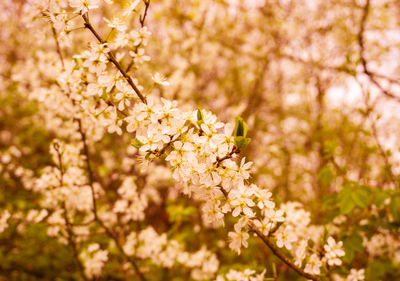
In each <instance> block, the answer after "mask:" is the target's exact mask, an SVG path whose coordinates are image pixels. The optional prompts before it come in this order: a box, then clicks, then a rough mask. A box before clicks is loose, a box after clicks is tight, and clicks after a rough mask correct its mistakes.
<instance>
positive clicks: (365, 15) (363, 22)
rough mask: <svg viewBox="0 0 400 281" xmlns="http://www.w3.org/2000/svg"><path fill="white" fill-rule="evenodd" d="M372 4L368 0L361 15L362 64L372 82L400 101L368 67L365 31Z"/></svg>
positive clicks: (360, 45) (360, 43)
mask: <svg viewBox="0 0 400 281" xmlns="http://www.w3.org/2000/svg"><path fill="white" fill-rule="evenodd" d="M370 6H371V3H370V0H366V2H365V5H364V7H363V13H362V16H361V23H360V30H359V32H358V34H357V40H358V45H359V48H360V60H361V65H362V67H363V71H364V73H365V74H366V75H367V76H368V78H369V80H370V81H371V82H372V84H374V85H375V86H376V87H377V88H378V89H379V90H380V91H381V92H382V93H383V94H384V95H385V96H387V97H389V98H391V99H394V100H395V101H397V102H400V97H398V96H395V95H394V94H392V93H391V92H389V91H388V90H386V89H384V88H383V87H382V85H381V84H380V83H379V82H378V80H376V78H375V77H376V76H375V75H374V73H373V72H371V71H370V70H369V68H368V64H367V59H366V57H365V42H364V33H365V25H366V23H367V19H368V13H369V10H370ZM389 81H390V80H389Z"/></svg>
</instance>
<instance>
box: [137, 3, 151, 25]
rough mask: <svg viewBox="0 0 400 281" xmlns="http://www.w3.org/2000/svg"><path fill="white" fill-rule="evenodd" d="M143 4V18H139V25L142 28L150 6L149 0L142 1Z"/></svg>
mask: <svg viewBox="0 0 400 281" xmlns="http://www.w3.org/2000/svg"><path fill="white" fill-rule="evenodd" d="M143 2H144V6H145V8H144V13H143V17H142V16H140V18H139V21H140V25H141V26H142V27H143V26H144V21H145V20H146V16H147V12H148V10H149V6H150V0H143Z"/></svg>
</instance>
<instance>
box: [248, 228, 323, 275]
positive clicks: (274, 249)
mask: <svg viewBox="0 0 400 281" xmlns="http://www.w3.org/2000/svg"><path fill="white" fill-rule="evenodd" d="M249 225H250V230H251V231H253V232H254V233H255V234H256V235H257V236H258V237H259V238H260V239H261V240H262V241H263V242H264V243H265V245H267V246H268V248H269V249H270V250H271V252H272V253H273V254H274V255H275V256H277V257H278V258H279V259H280V260H282V261H283V262H284V263H285V264H286V265H288V266H289V267H290V268H291V269H293V270H294V271H296V272H297V273H298V274H300V275H301V276H303V277H305V278H307V279H310V280H313V281H320V280H321V279H320V278H319V277H318V276H316V275H312V274H309V273H306V272H305V271H304V270H303V269H301V268H300V267H298V266H296V265H295V264H294V263H292V261H291V260H290V259H289V258H288V257H286V256H285V255H284V254H282V253H281V252H280V250H279V248H278V247H277V246H275V245H274V244H273V243H272V242H271V241H270V240H269V238H268V237H266V236H265V235H264V234H262V232H261V231H259V230H258V229H257V227H256V226H255V225H254V224H253V223H252V222H250V223H249Z"/></svg>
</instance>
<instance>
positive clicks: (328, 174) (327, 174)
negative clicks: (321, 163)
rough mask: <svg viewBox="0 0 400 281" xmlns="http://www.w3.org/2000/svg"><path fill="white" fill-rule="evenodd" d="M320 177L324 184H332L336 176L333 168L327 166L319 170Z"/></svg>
mask: <svg viewBox="0 0 400 281" xmlns="http://www.w3.org/2000/svg"><path fill="white" fill-rule="evenodd" d="M318 178H319V180H320V181H321V182H322V184H323V185H324V186H330V185H331V183H332V180H333V179H334V178H335V177H334V175H333V173H332V171H331V169H330V168H329V167H327V166H325V167H323V168H322V169H321V170H320V171H319V172H318Z"/></svg>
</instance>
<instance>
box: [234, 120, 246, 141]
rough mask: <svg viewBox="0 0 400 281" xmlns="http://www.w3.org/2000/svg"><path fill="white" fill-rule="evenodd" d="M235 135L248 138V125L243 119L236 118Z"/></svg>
mask: <svg viewBox="0 0 400 281" xmlns="http://www.w3.org/2000/svg"><path fill="white" fill-rule="evenodd" d="M233 135H234V136H235V137H246V135H247V126H246V123H245V122H244V121H243V118H241V117H239V116H238V117H236V120H235V129H234V130H233Z"/></svg>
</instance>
